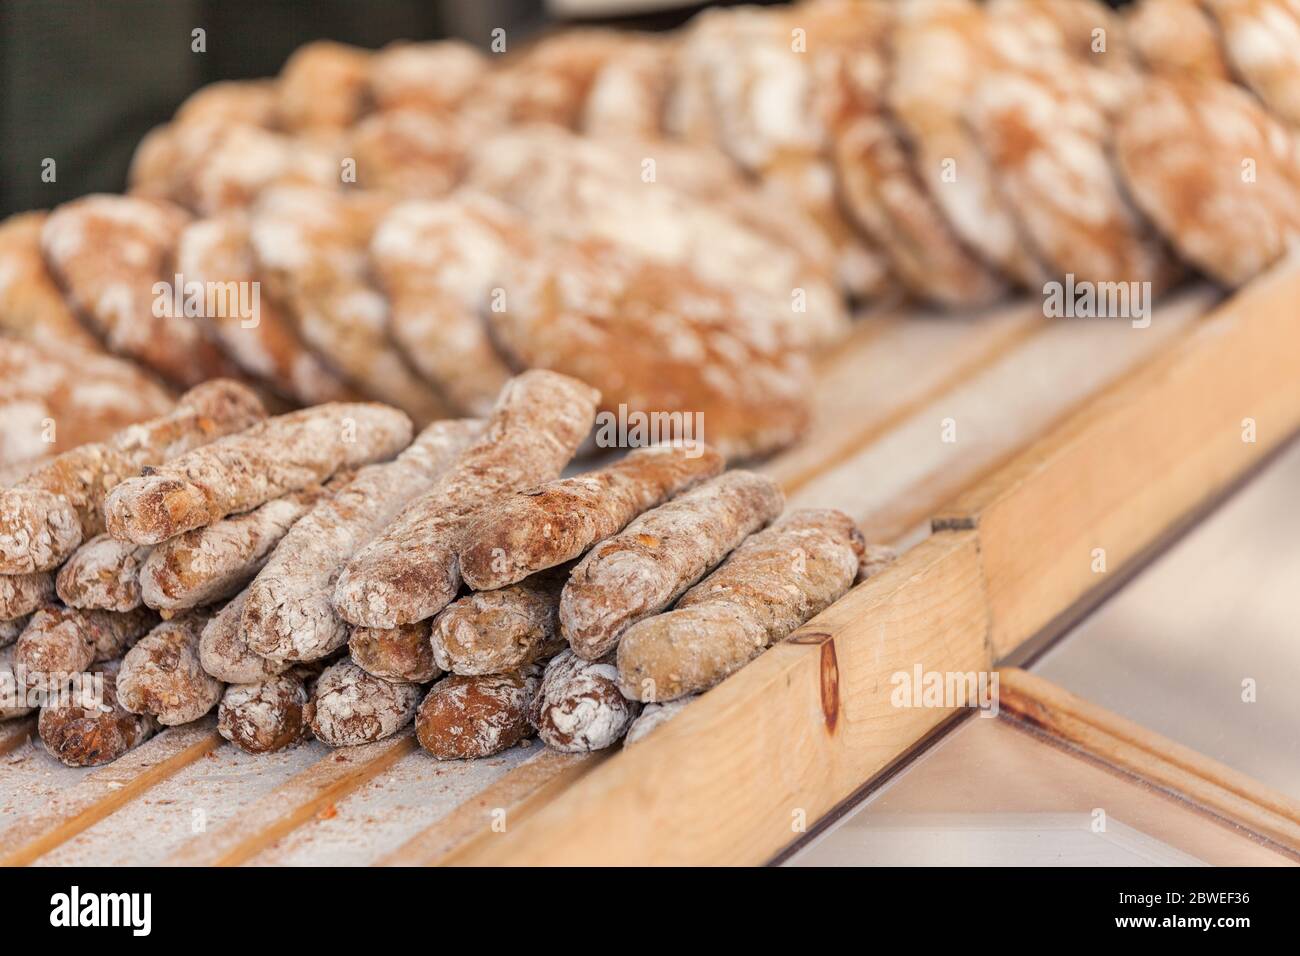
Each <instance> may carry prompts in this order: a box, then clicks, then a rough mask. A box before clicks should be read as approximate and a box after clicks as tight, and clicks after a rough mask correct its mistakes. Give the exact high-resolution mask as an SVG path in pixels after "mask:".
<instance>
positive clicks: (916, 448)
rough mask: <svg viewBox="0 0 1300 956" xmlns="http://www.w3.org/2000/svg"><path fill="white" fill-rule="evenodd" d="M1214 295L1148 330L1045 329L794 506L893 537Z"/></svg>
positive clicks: (824, 478) (1185, 302) (1172, 302)
mask: <svg viewBox="0 0 1300 956" xmlns="http://www.w3.org/2000/svg"><path fill="white" fill-rule="evenodd" d="M1215 297H1216V293H1215V292H1214V291H1213V290H1211V289H1209V288H1208V287H1204V286H1198V287H1193V288H1191V289H1188V290H1186V291H1184V292H1182V293H1180V294H1179V295H1177V296H1174V297H1172V298H1170V299H1169V300H1168V301H1166V302H1164V303H1162V304H1161V305H1160V306H1159V307H1157V308H1156V310H1155V314H1154V316H1153V318H1152V323H1151V326H1150V327H1149V328H1145V329H1134V328H1132V327H1131V326H1130V325H1129V324H1128V323H1126V322H1114V321H1110V320H1083V319H1080V320H1066V319H1061V320H1054V321H1053V322H1050V323H1048V322H1047V321H1046V320H1044V319H1041V318H1040V319H1039V321H1040V322H1041V323H1043V324H1045V325H1047V328H1045V329H1043V330H1042V331H1040V332H1038V334H1036V335H1033V336H1030V337H1028V338H1026V339H1025V340H1023V341H1021V342H1020V343H1018V347H1017V348H1015V349H1014V350H1011V351H1009V352H1007V353H1006V354H1004V355H1002V356H1000V357H998V358H997V359H996V360H995V361H993V362H991V363H990V364H988V365H986V366H982V367H980V368H978V369H977V370H975V373H974V374H972V375H971V376H970V377H969V378H967V379H966V380H964V381H961V382H959V383H958V384H957V386H956V387H955V388H952V389H950V390H947V391H945V392H943V393H942V394H940V395H939V396H938V397H937V398H935V399H934V400H933V401H931V402H929V403H927V404H925V405H924V406H923V407H921V408H919V409H916V410H915V411H913V412H912V413H911V414H909V415H907V416H906V417H905V418H903V419H902V420H900V421H896V422H894V423H893V426H892V427H891V428H890V430H889V431H887V432H886V433H884V434H881V435H878V436H876V438H875V440H874V441H872V442H871V443H870V444H869V445H868V446H866V447H865V448H864V449H862V451H861V452H859V453H858V454H856V455H853V456H852V457H850V458H849V459H848V460H846V461H844V462H843V463H842V464H841V465H840V466H839V467H836V468H834V469H831V470H830V471H828V472H826V473H824V474H822V475H820V476H818V477H816V478H814V479H812V480H810V481H808V482H806V483H804V484H803V485H802V486H801V487H800V488H799V489H798V490H797V491H796V493H794V494H793V495H791V496H790V506H791V507H801V508H803V507H815V508H840V509H842V510H843V511H846V512H847V513H848V514H850V515H852V516H853V517H854V518H856V519H857V520H858V521H860V522H861V523H862V524H863V526H864V531H865V532H866V533H867V535H868V537H869V538H873V539H875V540H891V539H894V538H897V537H900V536H902V535H904V534H906V533H907V532H908V531H909V530H911V529H912V528H913V527H914V526H915V525H916V524H918V523H920V522H926V521H928V520H929V519H930V518H931V517H932V516H933V515H934V514H935V512H936V511H937V510H938V509H939V508H941V507H942V506H943V505H944V503H945V502H947V501H949V500H950V499H951V498H952V497H953V496H954V495H957V494H958V493H960V492H961V491H962V490H963V489H964V488H966V487H967V486H968V485H970V484H971V483H972V482H975V481H977V480H979V479H980V478H981V477H983V476H984V475H986V474H988V472H989V471H990V470H991V469H993V468H995V467H996V466H997V465H999V464H1000V463H1002V462H1003V461H1005V460H1006V459H1007V457H1008V456H1009V455H1011V454H1013V453H1015V452H1017V451H1019V450H1020V449H1023V448H1025V447H1026V446H1027V445H1029V444H1030V442H1031V441H1033V440H1034V439H1035V438H1036V437H1038V436H1039V435H1042V434H1043V433H1044V432H1046V431H1048V430H1049V429H1050V428H1051V427H1052V426H1053V425H1054V424H1055V423H1057V422H1059V421H1061V420H1062V419H1063V418H1064V417H1065V416H1067V415H1068V414H1070V413H1071V412H1073V411H1074V410H1075V409H1077V408H1078V407H1079V406H1080V405H1081V404H1084V403H1091V401H1092V400H1093V398H1092V396H1093V395H1095V394H1096V393H1097V392H1098V391H1100V390H1102V389H1104V388H1105V387H1106V386H1108V385H1110V384H1111V383H1112V382H1114V381H1115V380H1116V379H1120V378H1122V377H1123V376H1125V375H1127V374H1129V373H1131V372H1132V370H1133V369H1135V368H1137V367H1140V366H1141V365H1142V364H1143V363H1144V362H1146V361H1147V360H1149V359H1150V358H1151V357H1152V356H1153V355H1156V354H1158V353H1160V352H1161V351H1163V350H1165V349H1168V348H1169V347H1170V346H1171V344H1172V343H1173V342H1175V341H1177V340H1178V339H1179V338H1181V337H1183V336H1185V335H1187V334H1188V331H1189V329H1190V328H1191V327H1192V326H1193V325H1194V324H1195V320H1196V319H1197V318H1198V317H1199V316H1201V315H1202V314H1203V313H1204V312H1205V310H1206V309H1207V307H1208V306H1209V304H1210V303H1211V302H1213V301H1214V299H1215Z"/></svg>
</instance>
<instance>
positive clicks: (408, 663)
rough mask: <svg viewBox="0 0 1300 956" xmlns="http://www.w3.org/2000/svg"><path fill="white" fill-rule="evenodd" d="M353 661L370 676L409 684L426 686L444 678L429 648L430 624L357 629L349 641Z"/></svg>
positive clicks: (424, 622)
mask: <svg viewBox="0 0 1300 956" xmlns="http://www.w3.org/2000/svg"><path fill="white" fill-rule="evenodd" d="M348 653H349V654H350V655H351V656H352V661H353V663H354V664H356V665H357V666H358V667H360V668H361V669H362V670H364V671H365V672H366V673H367V674H373V675H374V676H376V677H382V678H383V679H384V680H394V681H401V682H403V683H407V684H427V683H429V681H431V680H436V679H437V678H439V677H441V676H442V670H441V669H440V668H439V667H438V665H437V664H435V663H434V661H433V648H432V647H431V646H430V645H429V622H428V621H416V622H415V623H414V624H399V625H397V627H391V628H385V627H358V628H354V629H353V631H352V636H351V637H349V638H348Z"/></svg>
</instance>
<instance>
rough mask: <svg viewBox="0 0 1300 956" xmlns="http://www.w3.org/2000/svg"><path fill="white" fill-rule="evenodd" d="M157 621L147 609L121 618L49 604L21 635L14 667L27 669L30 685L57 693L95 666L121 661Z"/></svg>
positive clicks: (114, 614) (106, 612)
mask: <svg viewBox="0 0 1300 956" xmlns="http://www.w3.org/2000/svg"><path fill="white" fill-rule="evenodd" d="M157 623H158V616H157V615H156V614H154V613H153V612H152V611H150V610H148V609H146V608H141V609H139V610H135V611H128V612H127V613H125V614H118V613H116V612H114V611H80V610H76V609H74V608H66V607H59V606H58V605H57V604H50V605H47V606H46V607H43V608H41V609H40V610H39V611H37V612H36V613H35V614H33V615H32V619H31V621H30V622H28V624H27V627H26V629H25V630H24V631H23V633H22V634H21V635H19V637H18V644H17V647H16V648H15V650H14V664H15V665H18V664H21V665H22V666H23V667H24V668H25V670H26V680H27V686H28V687H33V688H38V689H44V690H54V689H56V688H59V687H62V686H64V685H65V684H67V682H68V681H69V680H70V679H71V678H72V677H73V676H74V675H76V674H80V673H83V672H85V671H88V670H90V667H91V665H92V664H97V663H100V662H103V661H108V660H113V659H114V658H118V657H121V656H122V655H123V654H124V653H126V651H127V649H128V648H129V647H131V645H132V644H134V643H135V642H136V641H137V640H139V639H140V637H141V636H142V635H144V634H145V633H146V632H147V631H148V630H149V628H151V627H153V626H154V625H155V624H157Z"/></svg>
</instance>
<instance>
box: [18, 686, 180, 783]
mask: <svg viewBox="0 0 1300 956" xmlns="http://www.w3.org/2000/svg"><path fill="white" fill-rule="evenodd" d="M120 668H121V662H120V661H111V662H108V663H106V664H104V665H103V666H102V667H100V668H98V669H97V670H96V672H95V673H94V674H82V675H81V677H82V678H84V680H83V681H78V682H77V683H75V684H74V686H73V688H72V690H71V691H69V692H68V693H65V694H63V695H61V696H62V697H63V698H64V699H63V700H61V701H60V703H59V704H58V705H57V706H46V707H42V708H41V716H40V720H39V721H38V722H37V725H36V726H37V732H38V733H39V734H40V737H41V743H43V744H44V745H45V749H46V750H47V751H49V753H50V756H52V757H54V758H55V759H56V760H58V761H59V762H60V763H62V764H66V765H67V766H69V767H98V766H99V765H100V764H106V763H111V762H112V761H114V760H116V759H117V758H118V757H120V756H122V755H123V754H125V753H126V752H127V751H129V750H134V749H135V748H136V747H138V746H140V745H141V744H142V743H144V742H145V741H146V740H148V739H149V738H150V737H152V736H153V735H154V734H155V733H157V732H158V721H157V720H155V719H154V718H153V716H152V715H150V714H133V713H131V712H130V711H128V710H127V709H126V708H124V707H123V706H122V705H121V704H120V703H119V702H118V698H117V674H118V671H119V670H120ZM69 698H71V699H69Z"/></svg>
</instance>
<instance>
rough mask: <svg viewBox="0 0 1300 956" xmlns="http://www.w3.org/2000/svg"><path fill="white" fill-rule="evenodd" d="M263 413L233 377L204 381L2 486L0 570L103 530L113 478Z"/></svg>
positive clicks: (41, 562)
mask: <svg viewBox="0 0 1300 956" xmlns="http://www.w3.org/2000/svg"><path fill="white" fill-rule="evenodd" d="M264 414H265V412H264V411H263V409H262V404H261V402H260V401H258V399H257V396H256V395H254V394H253V393H252V392H251V391H250V390H249V389H248V388H246V387H245V386H243V385H240V384H239V383H238V382H232V381H229V380H215V381H212V382H205V383H204V384H202V385H198V386H196V387H195V388H193V389H191V390H190V391H188V392H186V393H185V395H183V396H181V400H180V401H179V402H178V403H177V404H176V407H175V408H174V409H173V410H172V412H171V413H169V414H167V415H162V416H160V417H158V418H155V419H151V420H150V421H147V422H142V423H140V424H138V425H132V426H129V427H127V428H125V429H123V430H122V431H120V432H118V433H117V434H115V435H113V436H112V437H111V438H110V439H108V441H106V442H103V443H94V444H89V445H82V446H81V447H79V448H74V449H71V450H70V451H66V452H63V453H62V454H61V455H58V456H56V457H55V458H53V459H51V460H50V461H49V462H47V463H45V464H43V465H42V466H40V467H39V468H37V469H36V470H34V471H33V472H31V473H30V474H29V475H27V476H26V477H25V478H23V479H22V480H20V481H19V482H18V483H17V484H15V485H13V486H12V487H11V488H8V489H5V490H4V491H0V573H7V574H17V573H25V572H30V571H37V570H48V569H50V568H53V567H55V566H57V565H58V564H60V563H61V562H62V561H63V560H64V558H66V557H67V556H68V555H69V554H71V553H72V551H73V549H74V548H76V547H77V545H79V544H80V543H81V542H82V541H83V540H86V539H89V538H91V537H93V536H95V535H97V534H99V533H100V532H102V531H103V530H104V518H103V500H104V496H105V495H106V494H107V493H108V491H109V490H110V489H111V488H113V487H114V486H116V485H117V484H118V483H119V482H121V481H122V480H124V479H125V478H127V477H129V476H130V475H133V474H135V473H136V472H137V471H139V469H141V468H145V467H149V466H152V465H157V464H160V463H161V462H162V461H163V460H165V459H166V458H167V457H169V456H171V455H176V454H179V453H181V452H185V451H188V450H190V449H192V448H195V447H197V446H199V445H202V444H205V443H206V442H210V441H212V440H213V439H214V438H217V437H219V436H221V435H226V434H229V433H231V432H235V431H239V430H242V429H244V428H246V427H248V426H249V425H251V424H253V423H254V422H255V421H257V420H259V419H260V418H261V417H262V416H263V415H264Z"/></svg>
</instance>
